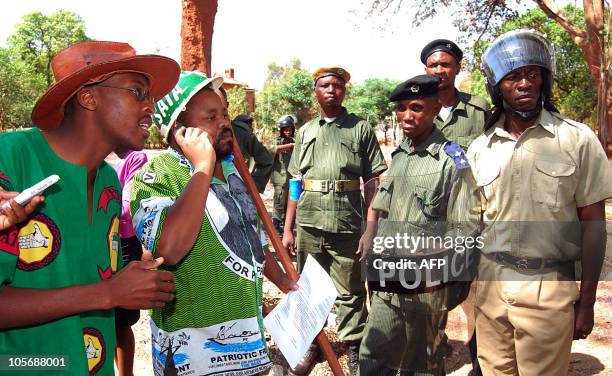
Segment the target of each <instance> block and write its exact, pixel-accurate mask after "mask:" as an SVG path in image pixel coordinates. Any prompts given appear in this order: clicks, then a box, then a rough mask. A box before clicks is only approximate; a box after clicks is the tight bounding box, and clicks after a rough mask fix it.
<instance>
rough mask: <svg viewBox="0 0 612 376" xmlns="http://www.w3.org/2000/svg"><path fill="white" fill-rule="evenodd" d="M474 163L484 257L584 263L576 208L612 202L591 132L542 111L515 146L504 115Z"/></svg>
mask: <svg viewBox="0 0 612 376" xmlns="http://www.w3.org/2000/svg"><path fill="white" fill-rule="evenodd" d="M468 158H469V160H470V164H471V165H472V171H473V173H474V175H475V178H476V182H477V185H478V188H479V191H480V196H481V202H482V204H481V205H482V208H481V209H482V212H483V220H484V222H485V230H484V233H483V235H484V236H485V247H484V249H483V252H485V253H493V252H511V253H512V254H513V255H516V256H523V257H534V258H545V259H556V260H562V261H569V260H576V259H578V258H579V256H580V252H581V240H580V238H581V230H580V223H579V219H578V213H577V210H576V208H579V207H584V206H588V205H591V204H594V203H597V202H599V201H602V200H605V199H607V198H609V197H612V168H611V167H610V165H609V164H608V159H607V157H606V155H605V153H604V151H603V149H602V147H601V144H600V143H599V141H598V140H597V137H596V136H595V134H594V133H593V131H592V130H591V129H590V128H589V127H588V126H586V125H584V124H581V123H578V122H575V121H572V120H569V119H567V118H565V117H563V116H561V115H559V114H557V113H551V112H549V111H546V110H544V109H543V110H542V112H541V114H540V116H539V118H538V120H537V121H536V124H535V125H534V126H532V127H530V128H528V129H527V130H525V132H523V133H522V134H521V136H520V137H519V139H518V140H515V139H513V138H512V137H511V136H510V134H509V133H508V132H507V131H506V130H505V129H504V116H503V115H502V117H501V118H500V119H499V120H498V121H497V122H496V123H495V124H494V125H493V126H492V127H491V128H490V129H488V130H487V131H486V132H485V133H484V134H483V135H481V136H480V137H478V138H477V139H476V140H475V141H474V142H473V143H472V145H471V146H470V148H469V151H468Z"/></svg>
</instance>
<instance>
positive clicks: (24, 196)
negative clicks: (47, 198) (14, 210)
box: [0, 175, 60, 211]
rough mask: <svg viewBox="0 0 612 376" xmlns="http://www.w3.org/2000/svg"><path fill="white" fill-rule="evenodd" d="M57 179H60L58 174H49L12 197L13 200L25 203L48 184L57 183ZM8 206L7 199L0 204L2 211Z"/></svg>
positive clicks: (48, 185)
mask: <svg viewBox="0 0 612 376" xmlns="http://www.w3.org/2000/svg"><path fill="white" fill-rule="evenodd" d="M59 180H60V177H59V176H57V175H51V176H49V177H47V178H45V179H43V180H41V181H40V182H38V183H36V184H34V185H33V186H31V187H30V188H28V189H26V190H24V191H23V192H21V193H20V194H18V195H17V197H15V198H14V200H15V202H16V203H18V204H19V205H21V206H23V205H26V204H27V203H28V202H30V200H32V199H33V198H34V197H35V196H38V195H39V194H41V193H43V192H44V191H45V189H47V188H49V187H50V186H52V185H53V184H55V183H57V182H58V181H59ZM9 207H10V203H9V201H7V202H5V203H4V205H2V208H0V209H2V211H4V209H6V208H9Z"/></svg>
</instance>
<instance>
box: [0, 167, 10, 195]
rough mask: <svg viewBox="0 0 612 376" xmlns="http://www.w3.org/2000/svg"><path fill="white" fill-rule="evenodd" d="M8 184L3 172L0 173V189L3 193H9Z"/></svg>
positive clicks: (8, 181)
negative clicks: (0, 188)
mask: <svg viewBox="0 0 612 376" xmlns="http://www.w3.org/2000/svg"><path fill="white" fill-rule="evenodd" d="M10 184H11V181H10V180H9V178H8V177H7V176H6V175H5V174H4V172H2V171H0V187H2V189H4V190H5V191H10V190H11V189H9V185H10Z"/></svg>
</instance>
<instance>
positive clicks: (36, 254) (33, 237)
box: [17, 213, 62, 272]
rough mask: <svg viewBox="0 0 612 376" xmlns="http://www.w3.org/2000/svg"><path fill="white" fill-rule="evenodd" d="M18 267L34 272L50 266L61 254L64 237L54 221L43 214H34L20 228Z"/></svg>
mask: <svg viewBox="0 0 612 376" xmlns="http://www.w3.org/2000/svg"><path fill="white" fill-rule="evenodd" d="M18 243H19V258H18V259H17V267H18V268H19V269H21V270H23V271H27V272H30V271H33V270H37V269H40V268H43V267H45V266H47V265H49V264H50V263H51V262H53V260H55V258H56V257H57V255H58V254H59V250H60V246H61V243H62V237H61V235H60V232H59V229H58V228H57V225H56V224H55V223H54V222H53V220H52V219H51V218H49V217H47V216H46V215H44V214H42V213H35V214H33V215H32V216H31V217H30V219H29V220H28V222H26V223H25V224H24V225H20V226H19V233H18Z"/></svg>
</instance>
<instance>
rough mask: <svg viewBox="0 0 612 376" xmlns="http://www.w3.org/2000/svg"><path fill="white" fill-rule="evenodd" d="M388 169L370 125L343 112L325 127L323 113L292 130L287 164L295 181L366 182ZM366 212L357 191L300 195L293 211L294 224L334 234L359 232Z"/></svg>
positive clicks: (309, 192)
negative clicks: (289, 156)
mask: <svg viewBox="0 0 612 376" xmlns="http://www.w3.org/2000/svg"><path fill="white" fill-rule="evenodd" d="M386 169H387V165H386V163H385V159H384V157H383V154H382V151H381V150H380V146H379V145H378V140H377V139H376V135H375V134H374V131H372V127H371V126H370V124H368V122H366V121H365V120H363V119H361V118H359V117H358V116H356V115H354V114H349V113H348V112H347V111H346V109H344V111H343V112H342V113H341V114H340V115H338V117H337V118H336V119H335V120H334V121H332V122H330V123H327V122H326V121H325V120H324V119H323V118H322V117H321V115H319V116H317V117H316V118H314V119H312V120H310V121H309V122H307V123H306V124H304V125H303V126H302V127H301V128H300V129H298V130H297V131H296V137H295V147H294V148H293V154H292V156H291V161H290V163H289V173H290V174H291V175H292V176H293V177H301V178H302V179H316V180H353V179H359V178H362V179H363V181H368V180H369V179H371V178H372V177H373V176H375V175H378V174H380V173H382V172H383V171H385V170H386ZM365 212H366V208H365V203H364V201H363V197H362V196H361V192H360V191H353V192H312V191H304V192H303V193H302V195H301V196H300V200H299V202H298V207H297V218H296V219H297V224H298V225H300V226H304V227H314V228H317V229H320V230H323V231H328V232H335V233H354V232H359V231H360V230H361V222H362V218H363V215H364V214H365Z"/></svg>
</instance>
